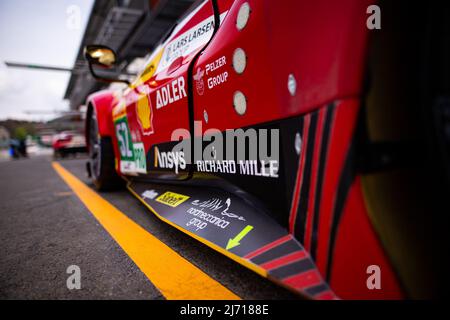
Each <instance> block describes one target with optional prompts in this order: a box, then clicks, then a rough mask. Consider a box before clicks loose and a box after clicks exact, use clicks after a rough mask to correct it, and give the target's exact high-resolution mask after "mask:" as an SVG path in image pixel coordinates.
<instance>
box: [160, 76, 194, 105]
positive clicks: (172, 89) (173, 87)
mask: <svg viewBox="0 0 450 320" xmlns="http://www.w3.org/2000/svg"><path fill="white" fill-rule="evenodd" d="M186 97H187V95H186V83H185V81H184V78H183V77H179V78H177V79H175V80H173V81H172V82H169V83H168V84H166V85H165V86H163V87H162V88H159V89H158V90H157V91H156V109H160V108H162V107H165V106H167V105H169V104H172V103H174V102H176V101H178V100H181V99H183V98H186Z"/></svg>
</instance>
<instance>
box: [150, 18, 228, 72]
mask: <svg viewBox="0 0 450 320" xmlns="http://www.w3.org/2000/svg"><path fill="white" fill-rule="evenodd" d="M227 13H228V11H226V12H224V13H222V14H221V15H220V22H221V23H222V21H223V19H224V18H225V16H226V15H227ZM213 31H214V16H213V15H211V16H210V17H209V18H207V19H205V20H203V21H202V22H200V23H199V24H197V25H195V26H194V27H192V28H191V29H189V30H187V31H186V32H184V33H183V34H181V35H179V36H178V37H176V38H175V39H173V40H171V41H170V42H169V43H168V44H167V45H166V47H165V49H164V53H163V55H162V58H161V62H160V64H159V66H158V71H157V72H160V71H162V70H164V69H166V68H168V67H169V66H170V65H171V64H172V62H174V61H175V60H176V59H177V58H179V57H184V56H187V55H189V54H191V53H192V52H194V51H195V50H197V49H199V48H201V47H203V46H204V45H206V43H207V42H208V41H209V39H211V36H212V34H213Z"/></svg>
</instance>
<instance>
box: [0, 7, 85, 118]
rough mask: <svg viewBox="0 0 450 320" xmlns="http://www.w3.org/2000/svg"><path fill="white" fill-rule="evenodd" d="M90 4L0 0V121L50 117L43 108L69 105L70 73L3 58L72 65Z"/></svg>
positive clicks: (62, 107)
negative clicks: (8, 63) (28, 67)
mask: <svg viewBox="0 0 450 320" xmlns="http://www.w3.org/2000/svg"><path fill="white" fill-rule="evenodd" d="M92 4H93V0H39V1H31V0H1V1H0V120H3V119H6V118H13V119H27V120H48V119H49V118H53V117H55V114H48V113H47V114H43V112H44V111H53V110H68V108H69V107H68V102H67V101H63V96H64V93H65V89H66V86H67V83H68V81H69V77H70V74H69V73H68V72H55V71H37V70H25V69H16V68H7V67H6V66H5V65H4V61H11V62H26V63H35V64H44V65H52V66H61V67H69V68H71V67H72V66H73V63H74V61H75V58H76V55H77V53H78V49H79V46H80V42H81V38H82V37H83V34H84V29H85V27H86V23H87V20H88V19H89V14H90V12H91V9H92ZM74 6H75V7H74ZM78 12H79V13H80V15H79V18H80V19H78V18H77V17H78ZM78 20H79V22H80V23H79V24H78V23H77V21H78ZM29 111H31V112H32V114H29V113H27V112H29Z"/></svg>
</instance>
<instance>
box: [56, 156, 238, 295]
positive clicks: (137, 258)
mask: <svg viewBox="0 0 450 320" xmlns="http://www.w3.org/2000/svg"><path fill="white" fill-rule="evenodd" d="M52 165H53V168H54V169H55V170H56V172H57V173H58V174H59V175H60V176H61V178H62V179H63V180H64V181H65V182H66V183H67V184H68V185H69V187H70V188H71V189H72V190H73V192H75V194H76V195H77V196H78V198H80V200H81V201H82V202H83V203H84V205H85V206H86V207H87V208H88V209H89V211H90V212H91V213H92V214H93V215H94V217H95V218H96V219H97V220H98V221H99V222H100V224H101V225H102V226H103V227H104V228H105V229H106V231H108V233H109V234H110V235H111V236H112V237H113V238H114V240H115V241H116V242H117V243H118V244H119V245H120V246H121V247H122V249H123V250H124V251H125V252H126V253H127V254H128V256H129V257H130V258H131V259H132V260H133V261H134V263H135V264H136V265H137V266H138V267H139V269H141V271H142V272H143V273H144V274H145V275H146V276H147V278H148V279H149V280H150V281H151V282H152V283H153V284H154V285H155V286H156V287H157V288H158V289H159V290H160V291H161V293H162V294H163V295H164V296H165V297H166V298H167V299H186V300H187V299H224V300H228V299H233V300H237V299H240V298H239V297H238V296H237V295H235V294H234V293H233V292H231V291H230V290H229V289H227V288H226V287H224V286H223V285H221V284H220V283H219V282H217V281H216V280H214V279H212V278H211V277H209V276H208V275H207V274H206V273H204V272H203V271H202V270H200V269H199V268H197V267H196V266H194V265H193V264H192V263H190V262H189V261H187V260H186V259H184V258H183V257H182V256H180V255H179V254H178V253H176V252H175V251H173V250H172V249H171V248H170V247H168V246H167V245H165V244H164V243H163V242H161V241H160V240H158V239H157V238H156V237H155V236H153V235H152V234H150V233H148V232H147V231H146V230H144V229H143V228H142V227H141V226H139V225H138V224H136V223H135V222H133V221H132V220H131V219H129V218H128V217H127V216H126V215H125V214H123V213H122V212H121V211H119V210H118V209H117V208H116V207H114V206H113V205H112V204H110V203H109V202H108V201H106V200H105V199H103V198H102V197H101V196H99V195H98V194H97V193H96V192H95V191H93V190H92V189H91V188H89V187H88V186H86V185H85V184H84V183H83V182H81V181H80V180H78V179H77V178H76V177H75V176H73V175H72V174H71V173H70V172H68V171H67V170H66V169H64V168H63V167H62V166H61V165H60V164H59V163H56V162H52Z"/></svg>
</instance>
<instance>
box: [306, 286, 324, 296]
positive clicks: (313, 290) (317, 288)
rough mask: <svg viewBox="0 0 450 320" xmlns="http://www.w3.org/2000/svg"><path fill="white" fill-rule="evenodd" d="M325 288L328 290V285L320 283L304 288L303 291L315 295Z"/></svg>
mask: <svg viewBox="0 0 450 320" xmlns="http://www.w3.org/2000/svg"><path fill="white" fill-rule="evenodd" d="M327 290H329V288H328V286H327V285H326V284H323V283H322V284H319V285H317V286H314V287H311V288H308V289H306V290H305V292H306V293H307V294H309V295H311V296H315V295H317V294H319V293H321V292H324V291H327Z"/></svg>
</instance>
